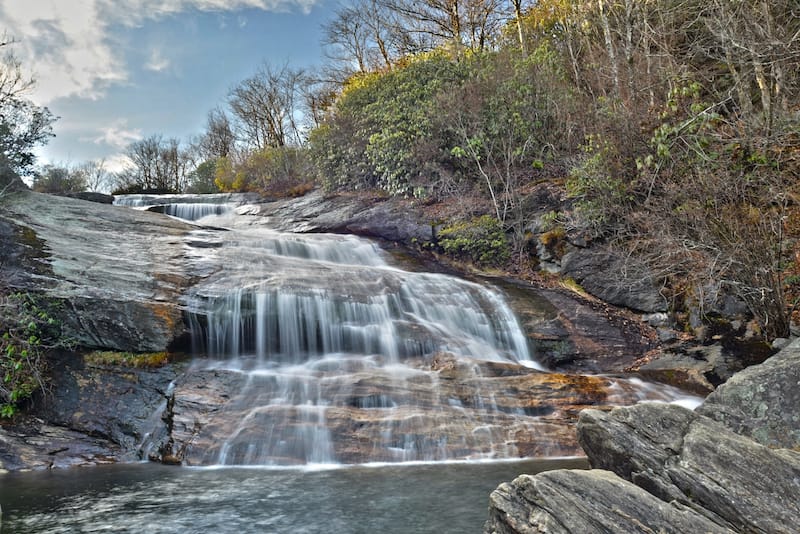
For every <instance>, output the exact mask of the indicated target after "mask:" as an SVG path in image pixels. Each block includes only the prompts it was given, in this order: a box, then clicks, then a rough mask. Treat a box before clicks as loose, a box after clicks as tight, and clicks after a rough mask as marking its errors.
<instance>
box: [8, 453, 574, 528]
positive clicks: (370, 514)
mask: <svg viewBox="0 0 800 534" xmlns="http://www.w3.org/2000/svg"><path fill="white" fill-rule="evenodd" d="M587 467H588V465H587V463H586V460H585V459H580V458H579V459H546V460H526V461H505V462H480V463H472V462H466V463H431V464H417V465H407V464H406V465H376V466H350V467H330V468H328V467H325V466H318V467H312V468H308V467H306V468H298V469H291V468H204V469H200V468H179V467H166V466H161V465H154V464H127V465H111V466H98V467H92V468H80V469H67V470H54V471H47V472H29V473H8V474H4V475H0V505H1V506H2V523H0V532H1V533H2V534H11V533H26V534H32V533H38V532H42V533H43V532H47V533H67V532H69V533H73V532H115V533H116V532H137V533H140V532H142V533H172V532H175V533H178V532H180V533H195V532H196V533H200V532H202V533H205V532H208V533H237V534H245V533H250V532H253V533H256V532H258V533H286V532H291V533H293V534H312V533H332V534H356V533H359V534H360V533H363V534H368V533H369V534H372V533H381V534H395V533H396V534H400V533H402V534H409V533H436V534H446V533H453V534H455V533H458V534H468V533H476V534H477V533H480V532H481V531H482V527H483V523H484V521H485V520H486V518H487V507H488V502H489V494H490V493H491V492H492V491H493V490H494V489H495V488H496V487H497V486H498V484H500V483H501V482H506V481H510V480H512V479H514V478H515V477H516V476H517V475H519V474H522V473H527V474H534V473H538V472H541V471H546V470H550V469H562V468H568V469H583V468H587Z"/></svg>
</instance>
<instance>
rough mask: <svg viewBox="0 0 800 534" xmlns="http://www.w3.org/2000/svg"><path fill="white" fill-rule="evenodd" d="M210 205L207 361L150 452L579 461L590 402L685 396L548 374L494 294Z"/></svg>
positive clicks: (192, 321)
mask: <svg viewBox="0 0 800 534" xmlns="http://www.w3.org/2000/svg"><path fill="white" fill-rule="evenodd" d="M203 198H204V197H195V198H194V199H193V201H194V202H195V203H198V205H197V206H195V207H192V206H191V205H186V206H184V208H183V209H185V211H184V214H185V215H186V216H187V218H191V217H193V216H192V213H194V214H200V213H205V212H204V211H203V210H205V209H209V210H210V211H213V213H212V214H211V215H205V216H207V217H209V219H207V221H208V222H209V226H206V227H198V228H197V229H196V230H194V231H192V232H191V233H190V235H189V237H188V238H187V239H186V241H185V250H184V256H185V258H186V261H187V265H188V266H189V269H190V272H189V273H188V274H189V275H191V276H193V277H195V278H196V279H197V280H199V282H198V283H197V284H196V285H195V286H194V288H193V289H192V290H191V291H190V292H189V294H187V295H186V296H185V299H184V301H183V302H182V304H183V306H184V309H185V314H186V318H187V322H188V324H189V325H190V329H191V333H192V345H193V353H194V356H195V360H194V364H193V368H192V370H191V372H188V373H186V374H185V375H184V376H183V377H182V378H181V380H178V381H176V385H175V389H174V391H173V392H172V394H171V396H170V400H169V402H167V403H166V406H165V408H164V410H163V412H162V414H161V416H160V417H157V418H156V419H158V420H160V421H165V422H166V421H168V422H169V423H168V429H167V430H165V431H164V432H161V433H158V432H156V433H155V434H158V435H159V436H162V437H163V436H164V434H165V433H169V439H168V440H167V441H163V440H162V439H161V438H159V437H154V438H153V442H152V443H150V442H147V443H144V444H143V445H142V450H143V451H155V450H158V451H161V450H163V448H164V447H168V450H171V451H172V453H170V454H175V455H176V456H177V457H179V458H180V459H181V460H182V461H183V462H184V463H185V464H189V465H291V464H343V463H369V462H413V461H442V460H466V459H469V460H474V459H505V458H516V457H524V456H528V457H529V456H553V455H564V454H576V453H577V451H578V450H579V449H578V445H577V442H576V441H575V436H574V427H573V426H572V423H571V422H570V421H571V420H572V419H574V414H576V413H577V411H578V410H580V408H582V407H590V406H598V405H607V404H608V403H609V402H611V403H626V402H627V403H630V402H637V401H640V400H653V399H656V400H671V399H672V398H675V396H676V395H675V394H674V393H673V392H668V391H666V390H665V388H649V387H647V386H646V385H644V384H640V383H636V382H634V381H627V382H626V381H624V380H622V379H617V378H612V377H588V376H568V375H559V374H555V373H547V372H544V371H543V370H542V369H541V366H539V365H538V364H537V363H536V361H535V360H536V357H535V354H531V350H530V348H529V345H528V339H527V337H526V334H525V333H524V332H523V331H522V329H521V327H520V324H519V322H518V320H517V318H516V316H515V314H514V313H513V312H512V310H511V309H510V307H509V306H508V304H507V303H506V300H505V297H504V295H503V293H502V292H501V291H500V290H499V289H496V288H494V287H491V286H490V285H487V284H477V283H474V282H470V281H467V280H464V279H461V278H458V277H454V276H449V275H445V274H435V273H424V272H413V271H407V270H403V269H400V268H398V267H397V266H395V265H394V264H393V261H392V260H391V258H390V256H388V254H387V253H386V252H384V251H382V250H381V249H380V248H379V247H378V246H377V245H376V244H375V243H373V242H371V241H369V240H366V239H362V238H358V237H354V236H347V235H331V234H291V233H282V232H278V231H276V230H274V229H270V228H269V227H267V226H266V225H267V224H269V222H270V221H269V219H267V218H264V217H259V216H255V215H250V214H249V213H251V211H250V210H233V211H228V213H227V216H226V217H213V215H214V214H216V213H219V212H220V211H224V206H233V204H226V203H222V204H220V203H216V202H217V201H216V200H215V201H214V202H203V201H202V200H201V199H203ZM120 203H123V204H127V205H134V204H139V205H148V206H152V205H153V204H158V205H159V206H162V207H163V206H172V205H179V204H186V199H181V201H180V202H164V201H163V199H156V200H154V199H142V198H130V199H121V200H120ZM206 205H208V206H215V207H218V206H223V210H220V211H217V210H216V209H215V210H211V208H206V207H205V206H206ZM170 209H171V208H170ZM192 210H194V211H192ZM163 211H166V209H165V210H163ZM175 213H177V211H176V212H175ZM204 222H205V221H204ZM222 228H225V229H222ZM570 414H571V415H570Z"/></svg>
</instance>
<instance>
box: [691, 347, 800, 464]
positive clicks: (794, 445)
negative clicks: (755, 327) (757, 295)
mask: <svg viewBox="0 0 800 534" xmlns="http://www.w3.org/2000/svg"><path fill="white" fill-rule="evenodd" d="M798 407H800V339H798V340H796V341H794V342H793V343H792V344H791V345H789V346H788V347H786V348H785V349H783V350H782V351H781V352H779V353H778V354H776V355H775V356H773V357H772V358H769V359H768V360H767V361H765V362H764V363H762V364H760V365H755V366H753V367H748V368H747V369H745V370H744V371H742V372H740V373H737V374H735V375H734V376H733V377H732V378H731V379H730V380H728V381H727V382H726V383H725V384H723V385H722V386H720V387H719V388H717V390H716V391H715V392H714V393H712V394H711V395H709V396H708V398H707V399H706V400H705V402H704V403H703V405H702V406H701V407H700V408H699V409H698V412H699V413H701V414H703V415H705V416H708V417H710V418H711V419H714V420H716V421H719V422H721V423H723V424H724V425H725V426H726V427H728V428H730V429H731V430H733V431H734V432H736V433H738V434H742V435H744V436H748V437H750V438H752V439H754V440H755V441H757V442H758V443H761V444H762V445H766V446H768V447H781V448H786V449H795V450H800V412H798Z"/></svg>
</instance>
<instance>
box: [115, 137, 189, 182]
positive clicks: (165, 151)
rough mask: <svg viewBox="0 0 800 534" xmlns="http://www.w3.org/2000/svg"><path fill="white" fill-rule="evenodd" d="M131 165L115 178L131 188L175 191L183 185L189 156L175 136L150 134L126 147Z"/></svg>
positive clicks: (185, 179)
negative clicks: (163, 136)
mask: <svg viewBox="0 0 800 534" xmlns="http://www.w3.org/2000/svg"><path fill="white" fill-rule="evenodd" d="M127 155H128V158H130V160H131V162H132V164H133V167H132V168H131V169H130V170H129V171H128V172H125V173H123V174H122V175H121V176H119V177H118V179H121V180H122V181H123V183H124V184H123V185H125V186H127V187H128V188H130V189H138V190H141V191H157V192H163V193H166V192H173V193H178V192H181V191H183V190H184V189H185V188H186V181H187V174H188V172H187V171H188V168H187V167H188V161H189V159H188V157H187V156H186V154H185V153H184V152H183V151H182V150H181V148H180V141H179V140H178V139H174V138H171V139H166V140H165V139H163V138H162V137H161V136H160V135H151V136H150V137H147V138H145V139H142V140H140V141H136V142H134V143H131V144H130V145H129V146H128V150H127Z"/></svg>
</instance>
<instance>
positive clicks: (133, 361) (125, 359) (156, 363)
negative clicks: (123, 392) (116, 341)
mask: <svg viewBox="0 0 800 534" xmlns="http://www.w3.org/2000/svg"><path fill="white" fill-rule="evenodd" d="M84 361H85V362H86V363H88V364H90V365H114V366H117V365H118V366H123V367H134V368H136V369H148V368H155V367H163V366H164V365H166V364H167V363H169V354H168V353H166V352H142V353H133V352H115V351H100V350H97V351H94V352H90V353H89V354H87V355H86V356H84Z"/></svg>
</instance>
